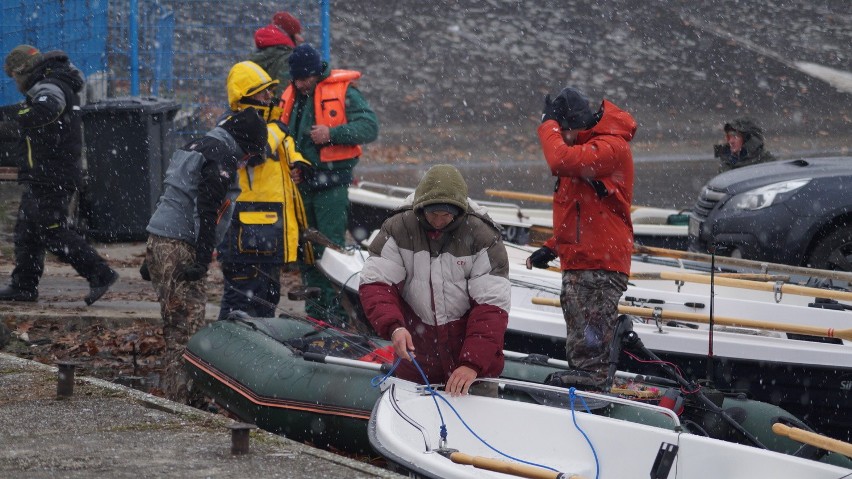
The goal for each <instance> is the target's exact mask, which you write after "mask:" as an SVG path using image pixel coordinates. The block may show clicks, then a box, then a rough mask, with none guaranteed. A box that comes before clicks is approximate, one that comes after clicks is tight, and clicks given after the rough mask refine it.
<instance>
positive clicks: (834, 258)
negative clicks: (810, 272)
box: [808, 226, 852, 271]
mask: <svg viewBox="0 0 852 479" xmlns="http://www.w3.org/2000/svg"><path fill="white" fill-rule="evenodd" d="M808 266H810V267H811V268H818V269H833V270H840V271H852V226H846V227H844V228H838V229H836V230H834V231H832V232H831V233H829V234H828V236H826V237H825V238H823V239H821V240H820V241H819V242H818V243H817V245H816V246H815V247H814V250H813V252H812V253H811V256H810V258H808Z"/></svg>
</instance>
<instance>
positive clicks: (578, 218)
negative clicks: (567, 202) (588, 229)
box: [574, 201, 580, 244]
mask: <svg viewBox="0 0 852 479" xmlns="http://www.w3.org/2000/svg"><path fill="white" fill-rule="evenodd" d="M574 205H575V206H576V207H577V208H576V209H577V243H578V244H579V243H580V202H579V201H578V202H576V203H574Z"/></svg>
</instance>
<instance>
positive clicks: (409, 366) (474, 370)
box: [358, 165, 510, 395]
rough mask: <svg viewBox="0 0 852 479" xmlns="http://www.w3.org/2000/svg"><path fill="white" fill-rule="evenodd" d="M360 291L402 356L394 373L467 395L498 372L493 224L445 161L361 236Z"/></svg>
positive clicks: (502, 308)
mask: <svg viewBox="0 0 852 479" xmlns="http://www.w3.org/2000/svg"><path fill="white" fill-rule="evenodd" d="M369 253H370V256H369V257H368V258H367V260H366V261H365V263H364V268H363V269H362V270H361V283H360V286H359V291H358V292H359V295H360V297H361V303H362V305H363V307H364V312H365V313H366V316H367V319H368V320H369V321H370V324H371V325H372V326H373V328H375V330H376V332H377V333H378V334H379V335H381V336H382V337H384V338H390V340H391V342H392V343H393V348H394V352H395V353H396V355H397V356H398V357H402V358H404V359H407V361H402V362H401V363H400V365H399V367H398V369H397V370H396V375H397V376H398V377H401V378H403V379H408V380H411V381H415V382H418V383H422V382H423V379H422V377H421V376H420V373H419V372H418V371H417V368H416V367H415V365H414V363H413V361H412V359H411V357H410V356H409V353H412V354H415V360H416V361H417V362H418V364H419V365H420V367H421V368H422V369H423V372H424V373H425V374H426V377H427V379H428V381H429V382H430V383H435V384H437V383H441V382H443V383H445V385H446V387H445V389H446V391H447V392H449V393H450V394H451V395H459V394H467V392H468V388H469V387H470V385H471V383H472V382H473V380H474V379H476V378H477V377H496V376H498V375H499V374H500V372H501V371H502V370H503V338H504V336H505V333H506V326H507V324H508V321H509V296H510V285H509V262H508V256H507V254H506V248H505V246H503V241H502V239H501V237H500V230H499V227H498V226H497V225H496V224H495V223H494V222H493V221H492V220H491V218H489V217H488V215H487V213H486V212H485V209H484V208H482V207H480V206H479V205H477V204H476V203H475V202H473V201H471V200H470V199H469V198H468V197H467V184H466V183H465V181H464V178H462V176H461V173H459V171H458V170H457V169H456V168H455V167H453V166H450V165H436V166H434V167H432V168H430V169H429V171H428V172H427V173H426V175H425V176H424V177H423V179H422V180H421V181H420V184H419V185H418V186H417V189H416V190H415V192H414V193H413V194H412V195H410V196H409V197H408V198H406V200H405V201H404V202H403V205H402V206H401V207H400V208H399V209H398V210H396V211H395V212H394V213H393V214H392V216H390V217H389V218H388V219H387V220H385V222H384V224H383V225H382V228H381V231H380V232H379V234H378V236H376V238H375V239H374V240H373V242H372V243H371V244H370V248H369Z"/></svg>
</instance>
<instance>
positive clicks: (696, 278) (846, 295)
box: [631, 271, 852, 301]
mask: <svg viewBox="0 0 852 479" xmlns="http://www.w3.org/2000/svg"><path fill="white" fill-rule="evenodd" d="M655 274H659V279H663V280H672V281H685V282H688V283H701V284H710V275H705V274H695V273H678V272H674V271H661V272H660V273H655ZM716 276H719V275H716ZM632 277H633V276H632V275H631V278H632ZM715 283H716V286H730V287H732V288H743V289H753V290H758V291H769V292H774V291H775V286H776V285H775V284H772V283H764V282H762V281H747V280H743V279H733V278H725V277H717V278H716V279H715ZM778 288H779V289H778V291H779V292H780V293H782V294H795V295H798V296H813V297H815V298H831V299H837V300H842V301H852V292H849V291H837V290H834V289H822V288H811V287H810V286H799V285H796V284H781V285H779V286H778Z"/></svg>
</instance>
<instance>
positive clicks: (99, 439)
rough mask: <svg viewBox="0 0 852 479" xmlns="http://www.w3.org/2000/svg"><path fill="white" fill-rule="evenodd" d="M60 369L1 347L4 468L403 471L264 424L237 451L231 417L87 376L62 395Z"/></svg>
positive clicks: (115, 478) (179, 473)
mask: <svg viewBox="0 0 852 479" xmlns="http://www.w3.org/2000/svg"><path fill="white" fill-rule="evenodd" d="M57 378H58V375H57V372H56V369H55V368H53V367H50V366H46V365H43V364H40V363H36V362H33V361H26V360H22V359H20V358H17V357H14V356H11V355H8V354H2V353H0V444H2V445H3V447H0V477H3V478H7V479H18V478H20V479H24V478H26V479H40V478H45V479H46V478H50V479H54V478H69V479H71V478H110V479H121V478H127V479H135V478H138V477H157V478H181V479H183V478H225V477H245V478H251V477H258V478H259V477H263V478H303V477H314V478H341V477H346V478H368V477H386V478H391V477H401V476H397V475H396V474H393V473H391V472H389V471H386V470H384V469H380V468H377V467H374V466H371V465H369V464H366V463H363V462H359V461H355V460H352V459H348V458H345V457H342V456H338V455H335V454H331V453H329V452H325V451H322V450H319V449H315V448H311V447H308V446H305V445H303V444H300V443H297V442H293V441H290V440H287V439H284V438H282V437H280V436H276V435H273V434H269V433H266V432H265V431H259V430H255V431H253V432H252V433H251V434H250V438H249V453H248V454H246V455H233V454H232V453H231V447H232V441H231V430H230V429H229V428H228V425H229V424H236V423H234V422H232V421H230V420H228V419H226V418H224V417H223V416H220V415H215V414H209V413H205V412H202V411H199V410H197V409H194V408H190V407H187V406H182V405H179V404H176V403H173V402H170V401H166V400H164V399H162V398H158V397H156V396H152V395H149V394H145V393H142V392H139V391H136V390H134V389H129V388H125V387H122V386H117V385H115V384H112V383H109V382H106V381H102V380H98V379H93V378H87V377H77V378H76V381H75V384H74V386H73V395H72V396H71V397H70V398H63V399H59V398H58V397H57Z"/></svg>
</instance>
